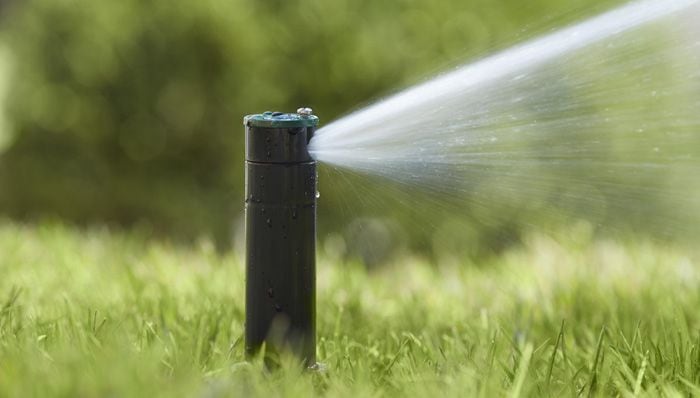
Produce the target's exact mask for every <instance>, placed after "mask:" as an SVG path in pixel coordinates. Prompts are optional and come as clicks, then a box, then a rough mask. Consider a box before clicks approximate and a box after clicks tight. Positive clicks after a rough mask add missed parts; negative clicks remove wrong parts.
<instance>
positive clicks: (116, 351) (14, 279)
mask: <svg viewBox="0 0 700 398" xmlns="http://www.w3.org/2000/svg"><path fill="white" fill-rule="evenodd" d="M0 254H1V255H0V396H2V397H5V396H7V397H27V396H67V397H68V396H70V397H93V396H94V397H98V396H99V397H103V396H124V397H127V396H128V397H131V396H144V397H154V396H188V397H190V396H203V397H218V396H309V395H327V396H346V397H358V396H369V397H383V396H401V397H425V396H462V397H463V396H484V397H491V396H507V397H519V396H552V397H560V396H570V397H574V396H625V397H627V396H629V397H632V396H649V395H651V396H657V395H663V396H679V397H680V396H689V395H700V269H698V267H697V262H695V261H696V260H694V259H693V257H691V256H689V255H688V254H687V253H684V252H683V251H679V250H674V249H671V248H668V247H664V246H663V245H660V244H650V243H642V242H632V243H628V244H624V245H620V244H616V243H612V242H605V241H603V242H596V241H593V240H591V239H590V234H588V235H587V234H585V233H574V234H573V235H571V236H568V237H567V238H566V239H563V240H559V241H557V240H554V239H552V238H548V237H546V236H543V235H532V236H531V238H530V239H529V240H528V242H527V244H526V245H525V246H524V247H523V248H520V249H514V250H512V251H511V252H508V253H506V254H504V255H503V256H502V257H500V258H498V259H494V260H491V261H489V262H488V263H486V264H480V265H479V266H474V265H471V264H465V263H464V262H463V261H458V260H455V261H453V262H454V264H452V265H450V264H448V262H446V263H445V264H443V265H441V266H431V265H428V264H426V263H424V262H422V261H420V260H418V259H415V258H407V259H403V260H400V261H399V260H397V261H396V263H395V264H392V265H390V266H388V267H386V268H383V269H381V270H379V271H374V272H371V273H368V272H367V271H366V270H365V269H364V268H363V267H362V266H360V265H358V264H354V263H352V262H349V263H344V262H342V261H340V260H338V259H337V258H334V257H333V256H332V255H331V254H323V253H321V256H320V259H319V275H318V330H319V336H318V356H319V358H320V359H321V360H322V361H323V362H324V363H325V365H326V366H327V371H326V372H322V373H309V372H304V371H303V370H301V369H299V368H298V367H297V366H296V365H295V364H294V361H293V360H290V359H287V360H286V361H285V362H284V364H283V366H282V368H281V369H280V370H278V371H275V372H268V371H265V370H263V367H262V364H261V360H260V359H257V360H254V361H251V362H245V361H244V360H243V342H242V332H243V314H244V306H243V301H242V298H243V293H244V273H243V268H242V264H241V262H240V260H239V258H238V257H237V256H235V255H233V254H231V255H225V256H221V255H219V254H217V253H216V252H215V250H214V249H213V248H212V246H211V245H210V244H208V243H207V242H201V243H200V244H198V245H195V247H194V248H190V249H186V248H182V247H177V246H172V245H168V244H166V243H153V242H150V243H149V242H147V241H146V240H144V239H142V238H141V237H139V236H138V235H137V234H118V233H113V232H110V231H108V230H106V229H92V230H88V231H79V230H75V229H72V228H68V227H63V226H60V225H44V226H34V227H31V226H18V225H13V224H9V223H4V224H0Z"/></svg>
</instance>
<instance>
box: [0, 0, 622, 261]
mask: <svg viewBox="0 0 700 398" xmlns="http://www.w3.org/2000/svg"><path fill="white" fill-rule="evenodd" d="M619 3H621V2H620V1H614V0H595V1H593V0H534V1H527V2H523V1H522V0H497V1H494V0H400V1H371V0H285V1H282V0H201V1H191V0H169V1H144V0H119V1H107V0H28V1H9V2H2V3H0V4H2V8H1V9H0V10H1V13H2V29H1V30H2V31H1V33H0V94H1V96H0V99H1V100H2V110H3V113H2V118H0V214H3V215H5V216H7V217H10V218H12V219H16V220H27V221H32V220H43V219H46V218H49V219H59V220H62V221H66V222H69V223H76V224H80V225H86V224H92V223H100V224H102V223H106V224H108V225H111V226H114V227H124V228H137V229H139V230H141V231H144V233H145V234H146V235H148V236H158V237H166V238H168V239H173V240H176V241H181V242H190V241H192V240H195V239H198V238H200V237H202V236H204V237H210V238H211V239H213V240H214V241H215V242H216V244H217V246H218V247H219V248H221V249H224V250H225V249H227V248H230V247H231V245H232V244H233V242H234V241H235V239H234V238H235V237H236V231H237V230H238V229H239V228H238V225H240V219H241V215H242V211H243V194H242V189H243V155H244V153H243V126H242V117H243V115H245V114H249V113H258V112H261V111H265V110H284V111H292V110H295V109H296V108H298V107H299V106H310V107H312V108H313V109H314V111H315V113H316V114H317V115H319V116H320V118H321V121H322V123H323V122H326V123H327V122H330V121H331V120H333V119H335V118H337V117H339V116H341V115H342V114H344V113H347V112H349V111H351V110H353V109H357V108H358V107H361V106H362V105H364V104H367V103H369V102H371V101H372V100H373V99H377V98H380V97H381V96H382V95H386V94H388V93H391V92H393V91H395V90H398V89H400V88H401V87H404V86H406V85H409V84H411V83H415V82H417V81H420V80H421V79H425V78H427V77H429V76H430V75H432V74H434V73H436V72H439V71H440V70H443V69H444V68H446V67H450V66H453V65H457V64H459V63H462V62H464V61H468V60H470V59H473V58H475V57H478V56H483V55H486V54H488V53H490V52H492V51H494V50H496V49H501V48H506V47H508V46H509V45H511V44H513V43H515V42H518V41H522V40H524V39H526V38H528V37H531V36H535V35H537V34H540V33H542V32H546V31H548V30H550V29H551V28H553V27H556V26H559V25H561V24H563V23H566V22H569V21H572V20H576V19H579V18H581V17H582V16H584V15H589V14H594V13H597V12H600V11H602V10H605V9H607V8H609V7H611V6H612V5H614V4H619ZM322 178H324V180H322V181H321V184H322V188H321V192H322V197H321V210H320V211H321V217H320V222H321V233H320V236H322V237H323V238H322V242H321V243H322V245H323V247H325V248H326V249H327V250H328V251H331V252H333V251H335V252H343V253H345V252H348V251H353V250H355V251H357V252H359V253H360V255H362V256H363V257H364V258H365V260H366V261H368V262H371V261H379V260H377V259H378V258H380V257H381V255H379V256H375V257H372V258H371V256H367V255H363V254H362V250H363V249H362V245H363V244H364V243H363V242H365V241H374V242H390V241H392V239H393V241H394V242H395V241H405V242H409V243H408V244H406V245H405V246H407V247H409V248H414V249H416V250H419V251H424V252H425V253H427V254H429V253H430V252H431V250H433V248H434V247H433V246H431V244H429V243H426V237H425V234H426V233H427V232H425V229H423V228H420V227H415V228H414V227H410V225H411V224H410V222H409V223H408V224H405V225H404V224H401V223H402V220H401V219H400V218H401V217H406V218H410V217H411V216H410V214H409V213H401V214H403V215H401V214H399V213H397V214H396V215H395V216H396V218H394V219H393V221H391V222H378V221H376V219H375V218H373V217H372V216H371V215H366V214H364V213H363V212H364V211H365V210H366V211H368V212H370V213H371V212H375V213H381V212H382V211H384V210H386V209H387V208H392V207H393V204H391V203H389V204H387V203H384V204H383V206H376V203H374V204H373V203H371V202H372V201H371V200H369V201H368V202H365V203H362V202H358V203H357V204H356V205H355V207H353V204H352V203H350V204H348V203H347V202H348V201H347V200H346V199H344V194H341V193H342V192H344V191H343V188H342V187H340V188H339V185H342V184H343V183H342V182H340V181H331V180H332V179H334V178H337V176H335V175H334V174H333V173H331V172H329V170H324V171H323V175H322ZM348 181H350V182H352V181H354V179H353V178H352V177H348ZM360 185H362V184H360ZM365 188H366V189H374V188H375V187H373V186H371V185H365ZM350 202H352V201H350ZM511 220H512V221H508V222H501V223H497V224H491V225H480V226H475V225H473V224H469V223H467V222H460V221H459V219H456V220H454V219H453V220H451V221H450V223H449V225H448V227H447V228H446V229H445V228H443V229H442V230H440V231H431V232H430V234H438V236H443V235H444V238H445V239H446V240H448V238H450V237H452V236H454V235H460V234H461V236H468V237H469V240H470V241H471V242H476V243H474V245H475V246H474V248H473V249H474V250H476V251H478V250H477V248H478V247H489V248H495V250H498V247H499V245H501V246H502V245H507V244H510V243H509V242H517V240H518V236H519V234H520V231H521V230H522V225H523V223H522V222H519V221H518V220H521V221H522V218H519V217H518V216H517V215H513V217H512V218H511ZM409 221H410V220H409ZM392 223H394V224H392ZM406 225H409V226H408V227H407V226H406ZM439 234H442V235H439ZM383 235H391V236H393V238H392V239H389V238H386V239H377V237H380V238H381V237H382V236H383ZM479 242H488V244H485V245H480V244H479ZM365 243H367V242H365ZM454 245H455V246H459V245H460V243H459V242H456V243H454ZM380 246H381V245H380ZM385 246H387V247H375V248H374V249H372V250H374V251H375V252H381V253H389V252H391V250H395V249H389V246H392V244H391V243H385ZM393 246H396V245H395V244H394V245H393ZM460 248H461V249H464V247H460ZM454 249H455V250H456V249H457V248H454ZM467 249H469V248H467Z"/></svg>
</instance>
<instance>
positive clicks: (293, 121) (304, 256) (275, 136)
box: [244, 108, 318, 366]
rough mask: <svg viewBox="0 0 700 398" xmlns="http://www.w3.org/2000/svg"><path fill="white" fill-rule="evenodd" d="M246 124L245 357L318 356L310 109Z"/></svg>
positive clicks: (253, 118)
mask: <svg viewBox="0 0 700 398" xmlns="http://www.w3.org/2000/svg"><path fill="white" fill-rule="evenodd" d="M244 124H245V127H246V163H245V165H246V183H245V190H246V200H245V203H246V206H245V214H246V216H245V217H246V324H245V346H246V354H247V355H248V356H252V355H255V354H256V353H258V352H259V351H260V348H261V347H262V346H263V344H264V345H265V351H266V354H270V353H280V352H291V353H293V354H294V355H295V356H297V357H298V358H299V359H300V360H301V361H302V363H303V364H304V365H305V366H313V365H314V364H315V361H316V197H317V195H316V179H317V174H316V162H315V161H314V160H313V159H312V158H311V156H310V155H309V152H308V150H307V145H308V143H309V141H310V140H311V137H312V136H313V134H314V131H315V129H316V126H317V125H318V118H317V117H316V116H314V115H312V112H311V109H309V108H300V109H299V110H297V113H282V112H265V113H262V114H257V115H249V116H246V117H245V119H244Z"/></svg>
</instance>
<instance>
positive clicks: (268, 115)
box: [243, 108, 318, 128]
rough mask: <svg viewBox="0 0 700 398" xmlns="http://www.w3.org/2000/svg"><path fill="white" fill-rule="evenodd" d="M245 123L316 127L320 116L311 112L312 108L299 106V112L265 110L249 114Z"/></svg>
mask: <svg viewBox="0 0 700 398" xmlns="http://www.w3.org/2000/svg"><path fill="white" fill-rule="evenodd" d="M243 124H244V125H246V126H249V127H268V128H289V127H316V126H317V125H318V117H316V116H314V115H312V114H311V108H299V109H298V110H297V113H283V112H270V111H268V112H264V113H258V114H256V115H248V116H246V117H244V118H243Z"/></svg>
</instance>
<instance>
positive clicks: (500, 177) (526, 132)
mask: <svg viewBox="0 0 700 398" xmlns="http://www.w3.org/2000/svg"><path fill="white" fill-rule="evenodd" d="M698 21H700V0H643V1H637V2H633V3H630V4H627V5H625V6H622V7H620V8H618V9H615V10H612V11H610V12H607V13H605V14H603V15H600V16H598V17H595V18H592V19H590V20H588V21H585V22H583V23H580V24H576V25H573V26H570V27H567V28H564V29H561V30H559V31H557V32H555V33H552V34H549V35H546V36H544V37H542V38H539V39H536V40H533V41H530V42H526V43H524V44H520V45H517V46H515V47H513V48H511V49H508V50H505V51H503V52H500V53H498V54H495V55H493V56H490V57H487V58H484V59H482V60H479V61H476V62H474V63H471V64H468V65H466V66H462V67H459V68H457V69H455V70H453V71H451V72H448V73H445V74H443V75H440V76H438V77H436V78H434V79H432V80H429V81H427V82H425V83H422V84H419V85H417V86H415V87H412V88H409V89H407V90H405V91H403V92H399V93H397V94H396V95H393V96H391V97H389V98H387V99H385V100H382V101H380V102H378V103H376V104H374V105H371V106H369V107H367V108H364V109H361V110H359V111H356V112H354V113H352V114H350V115H348V116H346V117H343V118H341V119H339V120H337V121H335V122H333V123H331V124H328V125H327V126H325V127H323V128H321V129H320V130H318V131H317V133H316V135H315V136H314V138H313V139H312V141H311V143H310V151H311V153H312V155H313V156H314V157H315V158H316V159H318V160H319V161H321V162H324V163H326V164H330V165H332V166H334V167H337V168H340V169H346V170H350V171H353V172H359V173H363V174H371V175H378V176H382V177H385V178H388V179H390V180H392V181H395V182H397V183H400V184H407V186H408V187H413V186H415V187H420V188H421V189H427V190H429V191H432V192H438V193H439V194H440V195H443V196H445V197H452V198H463V199H464V200H467V201H469V202H470V203H471V205H472V206H477V207H479V206H481V207H491V206H497V205H503V204H508V205H512V206H521V205H522V204H523V203H530V204H533V203H534V204H536V205H533V206H535V207H538V206H539V207H540V208H543V207H546V206H550V205H551V204H552V203H555V204H557V205H562V206H570V207H576V208H577V209H578V210H579V211H581V212H585V213H589V214H595V213H607V214H609V213H610V212H618V213H619V212H627V211H629V212H634V211H636V213H637V216H640V214H641V217H645V216H646V217H649V218H650V220H651V219H652V218H654V216H655V215H654V214H646V215H644V212H646V211H656V210H649V209H652V208H653V209H656V208H658V206H657V205H659V203H661V204H663V206H665V207H666V208H674V209H675V210H676V213H675V214H676V217H675V218H673V217H671V216H669V213H664V212H659V214H656V216H657V217H656V218H657V220H656V221H655V222H661V221H660V220H661V219H662V218H664V217H665V218H667V221H668V222H666V223H665V225H663V227H664V228H669V229H673V228H676V227H678V225H680V224H684V223H690V222H691V221H690V219H692V218H695V219H697V218H699V217H698V214H700V22H698ZM652 202H653V205H652ZM662 213H663V214H662ZM679 215H680V216H679ZM670 218H673V219H672V220H671V219H670Z"/></svg>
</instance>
